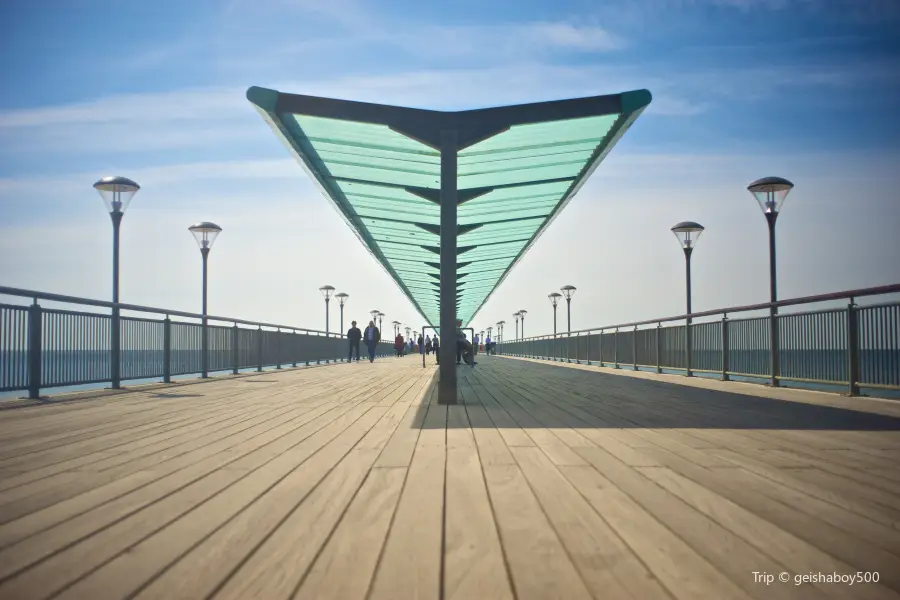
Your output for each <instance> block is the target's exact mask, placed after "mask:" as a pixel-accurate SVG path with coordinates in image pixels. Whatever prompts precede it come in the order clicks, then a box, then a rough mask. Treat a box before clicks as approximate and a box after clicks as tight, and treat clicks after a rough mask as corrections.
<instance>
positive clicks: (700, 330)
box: [498, 284, 900, 396]
mask: <svg viewBox="0 0 900 600" xmlns="http://www.w3.org/2000/svg"><path fill="white" fill-rule="evenodd" d="M896 293H900V284H895V285H887V286H880V287H874V288H866V289H858V290H849V291H846V292H836V293H832V294H822V295H818V296H806V297H803V298H793V299H790V300H781V301H779V302H774V303H764V304H752V305H747V306H735V307H731V308H722V309H717V310H709V311H704V312H698V313H692V314H690V315H678V316H674V317H665V318H661V319H648V320H646V321H635V322H631V323H622V324H619V325H610V326H606V327H594V328H591V329H582V330H579V331H572V332H570V333H562V334H557V335H556V336H552V335H549V336H537V337H531V338H525V339H522V340H517V341H512V342H507V341H504V342H502V343H500V344H498V350H499V353H501V354H506V355H509V356H521V357H529V358H540V359H547V360H555V361H566V362H576V363H585V364H596V365H599V366H607V365H609V366H612V367H614V368H621V367H630V368H632V369H634V370H653V371H656V372H657V373H662V372H663V371H675V372H680V371H683V372H684V373H685V374H686V375H687V376H689V377H690V376H692V375H694V374H703V375H707V376H708V375H717V376H719V377H720V378H721V379H722V380H723V381H727V380H728V379H729V378H731V377H738V378H745V379H750V380H753V379H768V380H769V382H770V383H771V384H772V385H775V386H777V385H779V383H780V382H795V383H798V384H817V385H823V384H824V385H833V386H844V387H845V388H846V390H847V393H848V394H849V395H851V396H855V395H858V394H859V390H860V388H861V387H865V388H875V389H886V390H900V302H886V303H881V304H872V305H867V306H859V305H857V304H856V303H855V302H854V300H855V299H856V298H862V297H874V296H883V295H887V294H896ZM835 300H849V302H848V304H847V305H846V306H844V307H839V308H827V309H821V310H811V311H805V312H795V313H787V314H777V313H776V311H777V308H779V307H788V306H801V305H807V304H814V303H822V302H830V301H835ZM761 310H768V311H770V312H769V314H767V315H764V316H749V317H746V318H739V319H733V318H732V319H730V318H728V315H730V314H731V315H733V314H735V313H749V312H752V311H761ZM711 317H718V319H716V320H712V321H705V322H697V321H698V319H701V320H702V319H708V318H711ZM673 321H685V324H679V325H663V324H664V323H670V322H673ZM773 341H774V342H775V343H774V344H773V343H772V342H773Z"/></svg>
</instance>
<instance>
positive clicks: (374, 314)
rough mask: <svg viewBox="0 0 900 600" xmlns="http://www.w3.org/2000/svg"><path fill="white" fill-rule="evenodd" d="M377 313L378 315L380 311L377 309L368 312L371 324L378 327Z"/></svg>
mask: <svg viewBox="0 0 900 600" xmlns="http://www.w3.org/2000/svg"><path fill="white" fill-rule="evenodd" d="M379 313H380V311H379V310H377V309H376V310H370V311H369V314H370V315H371V316H372V323H373V324H375V325H378V314H379Z"/></svg>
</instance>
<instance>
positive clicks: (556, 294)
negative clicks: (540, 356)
mask: <svg viewBox="0 0 900 600" xmlns="http://www.w3.org/2000/svg"><path fill="white" fill-rule="evenodd" d="M547 298H549V299H550V304H552V305H553V337H556V305H557V304H559V299H560V298H562V294H560V293H559V292H553V293H552V294H547Z"/></svg>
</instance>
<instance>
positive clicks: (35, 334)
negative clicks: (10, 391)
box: [28, 298, 44, 400]
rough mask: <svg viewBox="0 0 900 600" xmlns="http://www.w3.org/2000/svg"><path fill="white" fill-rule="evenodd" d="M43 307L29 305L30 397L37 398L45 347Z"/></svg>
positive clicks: (39, 392) (39, 393) (35, 301)
mask: <svg viewBox="0 0 900 600" xmlns="http://www.w3.org/2000/svg"><path fill="white" fill-rule="evenodd" d="M43 312H44V311H43V309H42V308H41V305H40V304H38V301H37V298H35V299H34V304H32V305H31V306H29V307H28V397H29V398H31V399H33V400H37V399H38V398H40V397H41V367H42V364H41V355H42V354H43V349H42V348H41V345H42V343H43V339H44V337H43V332H42V330H43V325H44V318H43Z"/></svg>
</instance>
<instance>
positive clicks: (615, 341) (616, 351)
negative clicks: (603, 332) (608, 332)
mask: <svg viewBox="0 0 900 600" xmlns="http://www.w3.org/2000/svg"><path fill="white" fill-rule="evenodd" d="M613 360H614V365H615V368H616V369H618V368H619V328H618V327H616V331H615V333H614V334H613Z"/></svg>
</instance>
